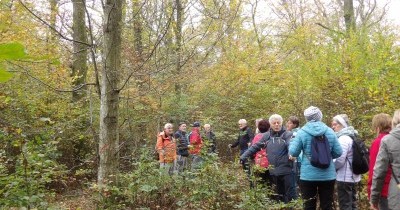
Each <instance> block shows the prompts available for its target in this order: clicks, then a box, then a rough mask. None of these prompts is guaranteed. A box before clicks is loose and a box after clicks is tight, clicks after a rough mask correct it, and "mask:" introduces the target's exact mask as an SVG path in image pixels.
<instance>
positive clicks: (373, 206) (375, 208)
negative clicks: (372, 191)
mask: <svg viewBox="0 0 400 210" xmlns="http://www.w3.org/2000/svg"><path fill="white" fill-rule="evenodd" d="M369 204H370V209H374V210H378V209H379V208H378V204H373V203H371V202H370V203H369Z"/></svg>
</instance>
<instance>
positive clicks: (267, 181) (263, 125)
mask: <svg viewBox="0 0 400 210" xmlns="http://www.w3.org/2000/svg"><path fill="white" fill-rule="evenodd" d="M269 128H270V125H269V122H268V120H263V119H261V120H259V121H258V122H257V131H258V133H257V134H256V135H255V136H254V139H253V141H252V142H251V144H252V145H255V144H257V143H258V142H259V141H260V140H261V139H262V137H263V135H264V133H266V132H268V131H269ZM253 158H254V164H255V165H256V166H257V167H259V168H261V169H262V170H260V171H259V172H254V176H255V177H256V179H258V180H259V183H260V184H261V185H262V186H263V187H270V188H272V178H271V175H270V173H269V168H268V166H269V162H268V158H267V151H266V149H265V148H263V149H261V150H260V151H258V152H257V153H256V154H255V155H254V156H253Z"/></svg>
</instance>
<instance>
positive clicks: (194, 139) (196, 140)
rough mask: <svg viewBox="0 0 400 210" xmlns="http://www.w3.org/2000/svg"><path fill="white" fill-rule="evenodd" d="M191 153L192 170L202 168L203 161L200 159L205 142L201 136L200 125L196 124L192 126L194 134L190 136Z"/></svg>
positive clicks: (191, 133)
mask: <svg viewBox="0 0 400 210" xmlns="http://www.w3.org/2000/svg"><path fill="white" fill-rule="evenodd" d="M189 142H190V145H189V148H190V149H189V152H190V154H191V155H192V169H197V168H199V167H200V165H201V162H202V159H201V158H200V151H201V147H202V146H203V140H202V139H201V136H200V123H199V122H194V123H193V124H192V132H190V135H189Z"/></svg>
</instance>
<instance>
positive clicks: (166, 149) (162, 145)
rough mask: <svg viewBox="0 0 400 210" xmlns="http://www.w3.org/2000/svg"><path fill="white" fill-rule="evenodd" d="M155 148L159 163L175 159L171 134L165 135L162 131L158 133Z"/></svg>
mask: <svg viewBox="0 0 400 210" xmlns="http://www.w3.org/2000/svg"><path fill="white" fill-rule="evenodd" d="M156 149H157V151H158V154H159V157H160V158H159V162H160V163H173V162H174V160H175V159H176V144H175V139H174V138H172V136H168V135H165V133H164V131H163V132H161V133H160V134H158V136H157V144H156Z"/></svg>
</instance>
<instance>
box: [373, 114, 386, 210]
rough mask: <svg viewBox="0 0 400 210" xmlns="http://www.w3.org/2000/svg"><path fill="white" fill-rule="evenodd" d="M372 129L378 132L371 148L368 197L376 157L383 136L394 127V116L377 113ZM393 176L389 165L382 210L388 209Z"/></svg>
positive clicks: (381, 201)
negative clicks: (390, 184)
mask: <svg viewBox="0 0 400 210" xmlns="http://www.w3.org/2000/svg"><path fill="white" fill-rule="evenodd" d="M372 129H373V130H374V131H375V132H376V134H377V137H376V138H375V140H374V141H373V142H372V144H371V147H370V150H369V172H368V187H367V192H368V199H370V198H371V186H372V177H373V175H374V166H375V162H376V157H377V156H378V151H379V147H380V145H381V141H382V139H383V137H385V136H386V135H388V134H389V132H390V130H391V129H392V118H391V117H390V115H388V114H384V113H380V114H377V115H375V116H374V117H373V118H372ZM391 177H392V168H390V167H388V169H387V173H386V176H385V181H384V183H383V187H382V191H381V197H380V199H379V203H378V207H379V209H380V210H388V209H389V205H388V199H387V198H388V192H389V183H390V179H391Z"/></svg>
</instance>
